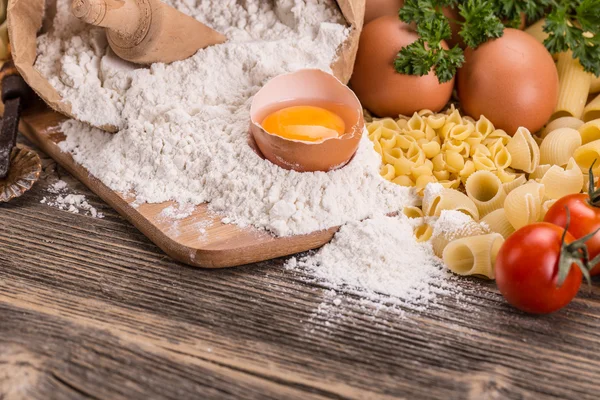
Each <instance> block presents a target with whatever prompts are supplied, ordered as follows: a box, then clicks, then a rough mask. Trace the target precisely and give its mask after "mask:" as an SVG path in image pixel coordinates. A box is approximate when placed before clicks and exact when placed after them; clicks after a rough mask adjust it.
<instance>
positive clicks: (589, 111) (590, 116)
mask: <svg viewBox="0 0 600 400" xmlns="http://www.w3.org/2000/svg"><path fill="white" fill-rule="evenodd" d="M598 118H600V95H598V96H596V97H595V98H594V100H592V101H590V102H589V103H588V105H587V106H585V108H584V109H583V120H584V121H586V122H587V121H592V120H594V119H598Z"/></svg>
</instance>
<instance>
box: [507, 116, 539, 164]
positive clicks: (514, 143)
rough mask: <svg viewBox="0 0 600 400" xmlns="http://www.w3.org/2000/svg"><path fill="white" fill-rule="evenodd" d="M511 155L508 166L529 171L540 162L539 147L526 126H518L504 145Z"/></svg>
mask: <svg viewBox="0 0 600 400" xmlns="http://www.w3.org/2000/svg"><path fill="white" fill-rule="evenodd" d="M506 149H507V150H508V152H509V153H510V156H511V157H512V162H511V163H510V166H511V167H512V168H514V169H519V170H521V171H524V172H527V173H530V172H533V170H534V169H535V167H537V166H538V164H539V163H540V148H539V147H538V145H537V143H536V142H535V140H534V139H533V136H531V132H529V130H528V129H527V128H524V127H520V128H519V129H517V132H516V133H515V135H514V136H513V137H512V139H511V140H510V141H509V142H508V144H507V145H506Z"/></svg>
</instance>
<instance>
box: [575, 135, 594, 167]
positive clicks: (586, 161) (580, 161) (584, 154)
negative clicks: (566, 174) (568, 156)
mask: <svg viewBox="0 0 600 400" xmlns="http://www.w3.org/2000/svg"><path fill="white" fill-rule="evenodd" d="M573 158H574V159H575V161H577V165H579V168H581V170H582V171H583V172H587V171H588V170H589V169H590V167H591V166H592V163H593V162H594V161H596V160H597V161H596V163H595V164H594V174H597V173H598V172H599V171H600V139H599V140H594V141H593V142H589V143H586V144H584V145H583V146H581V147H580V148H578V149H577V150H575V152H574V153H573Z"/></svg>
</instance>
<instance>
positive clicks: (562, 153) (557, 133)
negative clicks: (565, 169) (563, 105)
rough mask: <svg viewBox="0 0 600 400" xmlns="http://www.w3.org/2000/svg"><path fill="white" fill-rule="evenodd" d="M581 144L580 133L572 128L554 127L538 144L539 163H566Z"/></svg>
mask: <svg viewBox="0 0 600 400" xmlns="http://www.w3.org/2000/svg"><path fill="white" fill-rule="evenodd" d="M580 146H581V135H580V134H579V132H578V131H576V130H575V129H572V128H559V129H555V130H553V131H552V132H550V133H549V134H548V136H546V138H544V141H543V142H542V145H541V146H540V163H541V164H550V165H559V166H561V167H562V166H564V165H567V162H569V159H570V158H571V157H573V153H574V152H575V150H576V149H577V148H578V147H580Z"/></svg>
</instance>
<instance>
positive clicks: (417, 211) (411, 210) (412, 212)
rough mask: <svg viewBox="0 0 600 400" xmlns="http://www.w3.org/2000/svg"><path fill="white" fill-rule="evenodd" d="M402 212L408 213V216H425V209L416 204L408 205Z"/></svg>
mask: <svg viewBox="0 0 600 400" xmlns="http://www.w3.org/2000/svg"><path fill="white" fill-rule="evenodd" d="M402 214H404V215H406V216H407V217H408V218H423V216H424V215H425V214H423V210H421V208H419V207H415V206H406V207H404V208H403V209H402Z"/></svg>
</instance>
